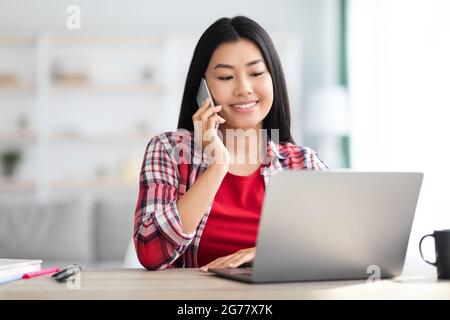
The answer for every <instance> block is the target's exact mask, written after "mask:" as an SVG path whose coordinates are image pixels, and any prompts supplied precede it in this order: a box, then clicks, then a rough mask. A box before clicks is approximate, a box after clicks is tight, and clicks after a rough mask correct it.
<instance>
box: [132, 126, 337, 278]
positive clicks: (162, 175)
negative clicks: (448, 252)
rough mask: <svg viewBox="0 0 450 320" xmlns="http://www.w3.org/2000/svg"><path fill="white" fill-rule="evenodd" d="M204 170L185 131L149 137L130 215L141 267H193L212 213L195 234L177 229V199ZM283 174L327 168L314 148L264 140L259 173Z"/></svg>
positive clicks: (266, 177) (202, 159)
mask: <svg viewBox="0 0 450 320" xmlns="http://www.w3.org/2000/svg"><path fill="white" fill-rule="evenodd" d="M207 168H208V162H207V160H206V158H205V157H204V156H202V153H201V152H198V147H197V146H196V144H195V143H194V139H193V134H192V133H191V132H188V131H186V130H179V131H175V132H166V133H162V134H160V135H157V136H155V137H153V138H152V139H151V140H150V142H149V143H148V145H147V149H146V151H145V155H144V160H143V163H142V169H141V174H140V184H139V199H138V202H137V206H136V212H135V223H134V243H135V248H136V253H137V256H138V258H139V261H140V262H141V264H142V265H143V266H144V267H146V268H147V269H150V270H162V269H165V268H173V267H178V268H183V267H188V268H190V267H193V268H196V267H198V264H197V251H198V247H199V243H200V238H201V235H202V232H203V230H204V228H205V225H206V221H207V220H208V216H209V213H210V211H211V207H212V203H211V204H210V206H209V207H208V209H207V211H206V212H205V214H204V216H203V218H202V220H201V222H200V224H199V225H198V227H197V229H196V231H195V232H193V233H191V234H186V233H184V232H183V231H182V226H181V222H180V217H179V214H178V207H177V200H178V199H179V198H180V197H182V196H183V195H184V194H185V193H186V191H187V190H188V189H189V188H190V187H191V186H192V185H193V184H194V183H195V181H197V179H198V178H199V177H200V176H201V174H202V173H203V172H204V171H205V170H206V169H207ZM283 170H328V168H327V166H326V165H325V164H324V163H323V162H322V161H321V160H320V159H319V157H318V156H317V153H316V152H314V151H313V150H311V149H309V148H306V147H301V146H296V145H294V144H292V143H280V144H278V145H277V144H275V143H274V142H273V141H272V140H268V142H267V148H266V159H265V161H264V165H263V167H262V169H261V174H262V175H264V184H265V187H267V185H268V183H269V177H270V176H271V175H272V174H276V173H277V172H278V171H283Z"/></svg>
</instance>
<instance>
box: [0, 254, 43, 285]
mask: <svg viewBox="0 0 450 320" xmlns="http://www.w3.org/2000/svg"><path fill="white" fill-rule="evenodd" d="M41 263H42V260H37V259H36V260H33V259H0V284H2V283H6V282H10V281H12V280H16V279H20V278H22V276H23V275H24V274H25V273H28V272H35V271H39V270H41Z"/></svg>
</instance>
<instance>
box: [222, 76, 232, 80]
mask: <svg viewBox="0 0 450 320" xmlns="http://www.w3.org/2000/svg"><path fill="white" fill-rule="evenodd" d="M219 79H220V80H231V79H233V77H232V76H227V77H219Z"/></svg>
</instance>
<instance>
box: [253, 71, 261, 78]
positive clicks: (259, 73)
mask: <svg viewBox="0 0 450 320" xmlns="http://www.w3.org/2000/svg"><path fill="white" fill-rule="evenodd" d="M263 74H264V71H263V72H254V73H252V74H251V76H252V77H259V76H261V75H263Z"/></svg>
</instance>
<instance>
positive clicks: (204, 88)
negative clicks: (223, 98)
mask: <svg viewBox="0 0 450 320" xmlns="http://www.w3.org/2000/svg"><path fill="white" fill-rule="evenodd" d="M208 98H209V99H210V100H211V103H212V106H214V102H213V99H212V96H211V93H210V92H209V88H208V85H207V84H206V80H205V78H202V81H200V87H199V88H198V93H197V105H198V107H199V108H200V107H201V106H202V104H203V102H205V100H206V99H208Z"/></svg>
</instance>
